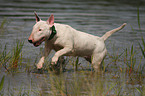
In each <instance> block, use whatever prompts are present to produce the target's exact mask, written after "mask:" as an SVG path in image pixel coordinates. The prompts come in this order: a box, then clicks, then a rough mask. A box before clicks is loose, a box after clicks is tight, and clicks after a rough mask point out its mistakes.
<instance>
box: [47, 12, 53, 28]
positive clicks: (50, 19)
mask: <svg viewBox="0 0 145 96" xmlns="http://www.w3.org/2000/svg"><path fill="white" fill-rule="evenodd" d="M47 23H48V24H49V25H50V27H52V26H53V25H54V16H53V14H51V16H50V17H49V18H48V20H47Z"/></svg>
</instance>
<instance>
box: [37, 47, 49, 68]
mask: <svg viewBox="0 0 145 96" xmlns="http://www.w3.org/2000/svg"><path fill="white" fill-rule="evenodd" d="M50 51H51V48H48V46H45V51H44V53H43V56H42V57H41V59H40V60H39V62H38V64H37V65H36V66H37V69H41V68H42V67H43V64H44V60H45V57H46V56H48V55H49V53H50Z"/></svg>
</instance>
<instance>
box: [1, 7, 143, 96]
mask: <svg viewBox="0 0 145 96" xmlns="http://www.w3.org/2000/svg"><path fill="white" fill-rule="evenodd" d="M137 10H138V11H137V16H138V17H137V20H138V26H139V30H140V32H141V24H140V17H139V8H138V9H137ZM6 22H7V21H6V20H4V21H3V22H2V23H1V25H0V29H4V28H5V24H6ZM132 31H134V30H133V28H132ZM141 34H142V33H141ZM17 41H18V42H15V44H14V46H13V48H12V49H10V50H8V49H7V44H5V46H2V45H1V50H0V69H2V71H3V70H4V71H5V72H4V73H5V74H6V75H5V76H3V77H2V78H1V81H0V95H1V96H5V95H10V96H31V95H33V96H135V95H136V94H137V95H140V96H144V95H145V87H144V86H145V85H144V80H145V71H144V68H145V64H144V60H145V41H144V39H143V37H141V42H138V46H134V44H132V45H130V46H129V47H127V48H125V49H124V50H123V51H121V53H120V51H119V49H117V48H116V47H115V46H114V45H113V46H112V47H113V48H112V51H113V53H112V54H109V53H108V56H107V58H106V59H107V60H104V62H103V68H104V69H103V70H104V74H101V75H99V74H97V73H95V72H93V71H92V70H91V68H90V70H85V68H86V67H83V66H82V64H81V63H80V62H79V61H80V58H79V57H77V58H75V59H74V58H69V59H67V60H65V61H64V59H62V60H61V59H60V64H59V66H53V67H52V66H51V64H50V61H48V60H46V61H45V64H44V67H43V69H42V70H41V72H37V71H36V72H34V73H32V72H31V71H32V70H34V69H35V66H34V65H32V64H30V60H29V58H27V59H28V62H26V63H27V64H23V63H22V61H23V53H22V49H23V46H24V42H23V41H20V40H17ZM3 47H4V48H3ZM138 49H139V50H138ZM140 55H141V56H140ZM37 59H39V58H37V57H36V59H35V60H34V61H33V62H34V64H36V63H37ZM66 61H67V63H68V64H69V65H71V66H72V68H70V69H67V68H66V64H65V63H66ZM64 62H65V63H64ZM24 65H25V66H24ZM89 67H90V66H89ZM22 69H25V70H26V71H23V70H22ZM79 69H80V70H79ZM114 69H116V70H114ZM64 70H66V71H65V72H64ZM70 70H71V71H70ZM105 70H106V71H105ZM27 71H28V73H29V74H27V73H26V72H27ZM0 72H1V71H0ZM7 73H13V74H12V75H13V76H15V75H19V74H20V73H24V74H25V73H26V74H25V75H27V77H29V78H30V82H29V83H28V82H23V83H21V84H22V85H20V87H13V86H12V85H11V83H13V81H11V80H10V81H7V79H6V78H8V77H9V76H10V75H11V74H10V75H9V74H7ZM40 73H42V74H40ZM58 73H59V74H58ZM2 74H3V73H2ZM36 74H37V75H36ZM33 76H34V77H33ZM32 77H33V78H32ZM13 78H14V77H13ZM17 79H18V78H17ZM34 79H38V80H37V81H35V80H34ZM5 81H6V83H7V82H8V84H6V83H5ZM26 83H28V86H27V85H26ZM16 84H17V83H16ZM6 85H7V86H6Z"/></svg>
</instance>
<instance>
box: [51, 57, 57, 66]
mask: <svg viewBox="0 0 145 96" xmlns="http://www.w3.org/2000/svg"><path fill="white" fill-rule="evenodd" d="M57 61H58V58H56V57H53V58H52V61H51V64H52V65H55V64H57Z"/></svg>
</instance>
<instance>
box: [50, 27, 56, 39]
mask: <svg viewBox="0 0 145 96" xmlns="http://www.w3.org/2000/svg"><path fill="white" fill-rule="evenodd" d="M51 30H52V32H51V35H50V37H49V38H48V40H51V39H52V38H53V37H54V36H55V34H56V30H55V26H54V25H53V26H52V27H51Z"/></svg>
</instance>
